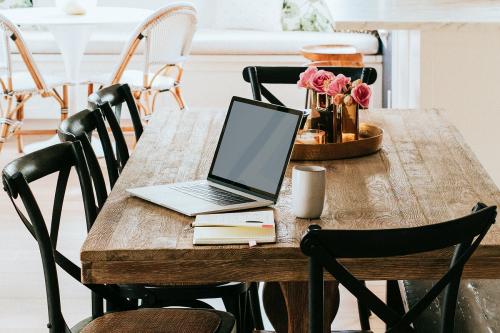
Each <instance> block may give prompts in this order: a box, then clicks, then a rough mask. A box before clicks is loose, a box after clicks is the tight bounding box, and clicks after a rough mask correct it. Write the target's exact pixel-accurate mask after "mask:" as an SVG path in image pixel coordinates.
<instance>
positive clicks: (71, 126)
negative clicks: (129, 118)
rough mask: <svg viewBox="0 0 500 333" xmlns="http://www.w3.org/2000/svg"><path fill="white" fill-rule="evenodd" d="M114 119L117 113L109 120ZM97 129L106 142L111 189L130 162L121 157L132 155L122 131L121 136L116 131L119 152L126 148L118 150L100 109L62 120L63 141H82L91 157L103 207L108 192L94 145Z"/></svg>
mask: <svg viewBox="0 0 500 333" xmlns="http://www.w3.org/2000/svg"><path fill="white" fill-rule="evenodd" d="M110 118H111V119H112V122H113V119H114V115H111V116H109V117H108V118H107V119H110ZM108 124H109V121H108ZM110 127H111V126H110ZM118 128H119V126H118ZM94 131H96V132H97V134H98V136H99V140H100V142H101V145H102V149H103V152H104V159H105V161H106V169H107V172H108V177H109V185H110V189H111V188H112V187H113V186H114V185H115V183H116V181H117V180H118V177H119V175H120V172H121V170H122V169H123V166H124V165H125V163H126V161H123V160H122V159H120V158H121V157H126V158H128V150H127V145H126V142H125V138H124V137H123V133H122V132H121V130H119V131H118V132H117V133H118V134H117V135H115V132H114V131H112V134H113V137H114V139H115V143H116V147H118V149H117V151H118V150H119V151H125V153H123V152H122V153H121V154H120V155H119V154H117V153H115V152H114V149H113V145H112V143H111V138H110V135H109V132H108V129H107V126H106V122H105V120H104V117H103V115H102V113H101V110H100V109H96V110H92V111H91V110H83V111H80V112H78V113H75V114H74V115H72V116H70V117H68V118H67V119H65V120H64V121H62V122H61V124H60V125H59V128H58V130H57V133H58V135H59V139H60V140H61V141H70V142H71V141H73V142H74V141H80V142H81V143H82V146H83V150H84V152H85V157H86V158H87V163H88V166H89V170H90V175H91V177H92V181H93V184H94V186H95V188H96V197H97V201H98V204H99V207H102V205H103V204H104V201H105V200H106V198H107V191H106V185H105V181H104V177H103V174H102V170H101V167H100V165H99V162H98V160H97V157H96V154H95V152H94V149H93V148H92V145H91V139H92V134H93V133H94Z"/></svg>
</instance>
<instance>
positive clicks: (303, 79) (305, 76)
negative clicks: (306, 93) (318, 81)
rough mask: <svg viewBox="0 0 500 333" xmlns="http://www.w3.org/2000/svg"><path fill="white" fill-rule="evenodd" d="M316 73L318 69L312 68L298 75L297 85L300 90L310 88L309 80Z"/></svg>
mask: <svg viewBox="0 0 500 333" xmlns="http://www.w3.org/2000/svg"><path fill="white" fill-rule="evenodd" d="M317 72H318V69H317V68H316V67H314V66H310V67H307V69H306V70H305V71H304V72H302V73H300V75H299V81H297V85H298V86H299V87H301V88H312V86H311V79H312V77H313V76H314V75H315V74H316V73H317Z"/></svg>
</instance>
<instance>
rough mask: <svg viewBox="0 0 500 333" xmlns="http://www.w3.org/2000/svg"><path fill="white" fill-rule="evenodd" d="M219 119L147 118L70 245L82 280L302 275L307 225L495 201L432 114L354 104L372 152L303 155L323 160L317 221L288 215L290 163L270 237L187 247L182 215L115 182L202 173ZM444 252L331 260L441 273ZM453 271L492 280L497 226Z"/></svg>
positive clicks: (450, 211) (372, 271) (397, 272)
mask: <svg viewBox="0 0 500 333" xmlns="http://www.w3.org/2000/svg"><path fill="white" fill-rule="evenodd" d="M224 117H225V111H204V112H202V111H183V112H179V111H175V112H164V111H163V110H161V111H158V112H156V113H155V114H154V116H153V118H152V120H151V121H150V123H149V125H148V126H147V128H146V131H145V132H144V134H143V136H142V138H141V139H140V141H139V142H138V144H137V146H136V148H135V151H134V152H133V154H132V156H131V158H130V160H129V161H128V164H127V166H126V167H125V169H124V171H123V173H122V175H121V176H120V178H119V180H118V182H117V183H116V185H115V187H114V189H113V191H112V192H111V194H110V196H109V199H108V201H107V202H106V204H105V206H104V207H103V209H102V211H101V213H100V214H99V216H98V218H97V221H96V223H95V225H94V226H93V228H92V230H91V231H90V233H89V235H88V237H87V239H86V241H85V243H84V245H83V247H82V249H81V260H82V264H83V270H82V275H83V276H82V278H83V282H84V283H181V282H182V283H184V282H185V283H193V282H197V283H200V282H202V283H209V282H222V281H229V280H231V281H305V280H306V279H307V259H306V257H305V256H304V255H302V253H301V251H300V248H299V243H300V239H301V236H302V235H303V234H304V232H305V231H306V229H307V227H308V226H309V225H310V224H311V223H315V224H320V225H321V226H322V227H323V228H334V229H374V228H375V229H379V228H398V227H411V226H420V225H426V224H431V223H437V222H441V221H446V220H449V219H452V218H457V217H460V216H463V215H466V214H468V213H469V212H470V210H471V208H472V207H473V206H474V204H475V203H476V202H478V201H483V202H484V203H486V204H488V205H493V204H498V203H500V191H499V190H498V188H497V187H496V186H495V184H494V183H493V182H492V180H491V179H490V177H489V176H488V175H487V173H486V171H485V170H484V168H483V167H482V166H481V165H480V163H479V162H478V161H477V159H476V158H475V156H474V154H473V153H472V152H471V150H470V149H469V147H468V146H467V145H466V144H465V142H464V139H463V138H462V136H461V135H460V133H459V132H458V131H457V130H456V129H455V127H454V126H453V125H451V124H450V123H449V122H448V121H447V120H446V117H445V115H444V114H443V113H442V112H440V111H437V110H370V111H362V114H361V121H363V122H369V123H373V124H376V125H377V126H379V127H381V128H383V129H384V142H383V146H382V149H381V150H380V151H379V152H378V153H376V154H374V155H370V156H366V157H362V158H355V159H348V160H336V161H318V162H307V163H306V164H314V165H322V166H325V167H326V168H327V193H326V202H325V208H324V211H323V214H322V216H321V219H318V220H307V219H298V218H295V216H293V214H292V209H291V204H292V200H291V167H292V166H293V165H294V164H295V163H291V165H290V166H289V168H288V170H287V172H286V177H285V180H284V182H283V186H282V190H281V195H280V198H279V201H278V203H277V204H276V206H275V217H276V231H277V239H278V240H277V243H276V244H267V245H259V246H257V247H253V248H250V247H248V246H247V245H231V246H228V245H225V246H194V245H192V236H193V230H192V229H191V228H190V223H191V222H192V221H193V218H190V217H187V216H183V215H182V214H179V213H176V212H173V211H170V210H168V209H165V208H162V207H159V206H156V205H154V204H152V203H149V202H146V201H143V200H141V199H138V198H134V197H132V196H130V195H129V194H127V193H126V191H125V190H126V189H127V188H131V187H138V186H146V185H154V184H166V183H171V182H181V181H189V180H195V179H204V178H205V177H206V176H207V173H208V169H209V167H210V163H211V160H212V157H213V154H214V150H215V147H216V144H217V140H218V137H219V134H220V130H221V128H222V124H223V121H224ZM443 237H446V235H443ZM353 246H357V244H353ZM450 251H451V250H443V251H439V252H432V253H424V254H419V255H413V256H405V257H395V258H378V259H346V260H343V261H342V262H343V263H344V264H345V265H346V266H347V267H348V268H349V269H351V270H352V272H353V273H354V274H356V275H357V276H358V277H359V278H363V279H365V280H370V279H372V280H373V279H379V280H384V279H426V278H427V279H428V278H436V277H439V276H440V274H441V273H442V272H443V271H444V270H445V269H446V267H447V265H448V260H449V255H450ZM464 276H465V277H474V278H500V235H499V227H498V225H494V226H493V228H492V229H491V230H490V233H489V234H488V235H487V237H486V238H485V240H484V241H483V243H482V245H481V246H480V248H479V249H478V250H477V252H476V254H475V255H474V257H473V258H471V260H470V262H469V264H468V265H467V266H466V268H465V271H464Z"/></svg>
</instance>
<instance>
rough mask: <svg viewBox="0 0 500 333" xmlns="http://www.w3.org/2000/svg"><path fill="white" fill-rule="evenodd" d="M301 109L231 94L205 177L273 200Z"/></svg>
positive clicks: (293, 138)
mask: <svg viewBox="0 0 500 333" xmlns="http://www.w3.org/2000/svg"><path fill="white" fill-rule="evenodd" d="M301 119H302V112H300V111H296V110H291V109H287V108H285V107H280V106H276V105H272V104H267V103H262V102H256V101H253V100H247V99H243V98H239V97H234V98H233V100H232V102H231V106H230V108H229V111H228V114H227V116H226V121H225V124H224V127H223V129H222V134H221V137H220V138H219V144H218V146H217V150H216V152H215V156H214V160H213V162H212V167H211V168H210V173H209V177H208V178H209V180H215V181H221V182H223V183H224V184H225V185H227V183H229V184H230V185H235V186H236V188H237V189H239V190H247V191H246V192H252V194H256V195H259V194H263V195H264V196H267V197H272V198H273V199H277V196H278V194H279V191H280V187H281V182H282V181H283V175H284V173H285V170H286V167H287V164H288V160H289V158H290V153H291V150H292V147H293V143H294V141H295V136H296V133H297V129H298V127H299V124H300V121H301Z"/></svg>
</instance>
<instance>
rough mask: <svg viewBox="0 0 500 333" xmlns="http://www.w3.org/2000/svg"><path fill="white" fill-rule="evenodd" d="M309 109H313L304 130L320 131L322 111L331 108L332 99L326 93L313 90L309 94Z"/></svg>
mask: <svg viewBox="0 0 500 333" xmlns="http://www.w3.org/2000/svg"><path fill="white" fill-rule="evenodd" d="M308 95H309V99H308V108H309V109H311V113H310V114H309V116H308V118H307V121H306V124H305V126H304V129H318V126H319V121H320V111H325V110H327V109H328V107H329V106H330V98H329V96H327V95H326V94H324V93H318V92H317V91H315V90H313V89H309V92H308Z"/></svg>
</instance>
